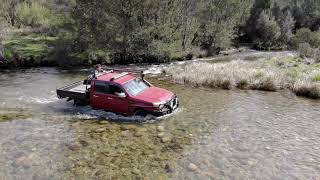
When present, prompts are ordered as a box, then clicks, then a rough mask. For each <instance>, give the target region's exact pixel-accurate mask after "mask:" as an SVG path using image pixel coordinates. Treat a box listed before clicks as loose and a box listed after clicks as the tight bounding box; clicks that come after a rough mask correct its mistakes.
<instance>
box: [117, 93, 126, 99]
mask: <svg viewBox="0 0 320 180" xmlns="http://www.w3.org/2000/svg"><path fill="white" fill-rule="evenodd" d="M117 96H118V97H121V98H125V97H127V96H126V94H125V93H124V92H121V93H117Z"/></svg>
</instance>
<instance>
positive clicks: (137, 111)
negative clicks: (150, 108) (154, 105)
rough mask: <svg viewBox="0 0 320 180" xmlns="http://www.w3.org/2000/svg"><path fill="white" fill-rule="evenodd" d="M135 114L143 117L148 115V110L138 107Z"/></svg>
mask: <svg viewBox="0 0 320 180" xmlns="http://www.w3.org/2000/svg"><path fill="white" fill-rule="evenodd" d="M134 116H141V117H146V116H147V112H146V111H145V110H143V109H138V110H136V111H135V112H134Z"/></svg>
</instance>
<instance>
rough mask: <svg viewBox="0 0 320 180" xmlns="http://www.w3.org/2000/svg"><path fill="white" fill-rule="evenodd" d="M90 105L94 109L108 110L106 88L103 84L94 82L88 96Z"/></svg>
mask: <svg viewBox="0 0 320 180" xmlns="http://www.w3.org/2000/svg"><path fill="white" fill-rule="evenodd" d="M90 104H91V106H92V107H93V108H94V109H104V110H109V105H108V86H107V84H106V83H105V82H103V81H95V82H94V88H93V91H92V92H91V94H90Z"/></svg>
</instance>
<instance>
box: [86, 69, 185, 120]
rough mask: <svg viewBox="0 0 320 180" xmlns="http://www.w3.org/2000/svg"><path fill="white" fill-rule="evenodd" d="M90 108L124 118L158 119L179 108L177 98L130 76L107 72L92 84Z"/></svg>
mask: <svg viewBox="0 0 320 180" xmlns="http://www.w3.org/2000/svg"><path fill="white" fill-rule="evenodd" d="M89 92H90V95H89V96H90V105H91V106H92V108H94V109H103V110H106V111H111V112H115V113H120V114H125V115H139V116H145V115H147V114H153V115H156V116H159V115H164V114H168V113H171V112H172V111H173V110H175V109H176V108H177V107H178V106H179V102H178V98H177V96H176V95H175V94H174V93H172V92H170V91H168V90H165V89H162V88H158V87H155V86H153V85H151V84H150V83H149V82H147V81H146V80H144V79H143V78H137V77H135V76H133V75H132V74H130V73H114V72H110V73H105V74H103V75H100V76H99V77H97V78H96V79H92V80H91V83H90V88H89Z"/></svg>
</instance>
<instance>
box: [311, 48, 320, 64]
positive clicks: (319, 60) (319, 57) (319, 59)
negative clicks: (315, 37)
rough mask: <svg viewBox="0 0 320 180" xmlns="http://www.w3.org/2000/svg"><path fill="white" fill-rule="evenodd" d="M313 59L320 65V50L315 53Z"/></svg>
mask: <svg viewBox="0 0 320 180" xmlns="http://www.w3.org/2000/svg"><path fill="white" fill-rule="evenodd" d="M313 59H314V61H315V62H316V63H320V48H317V49H315V50H314V51H313Z"/></svg>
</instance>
